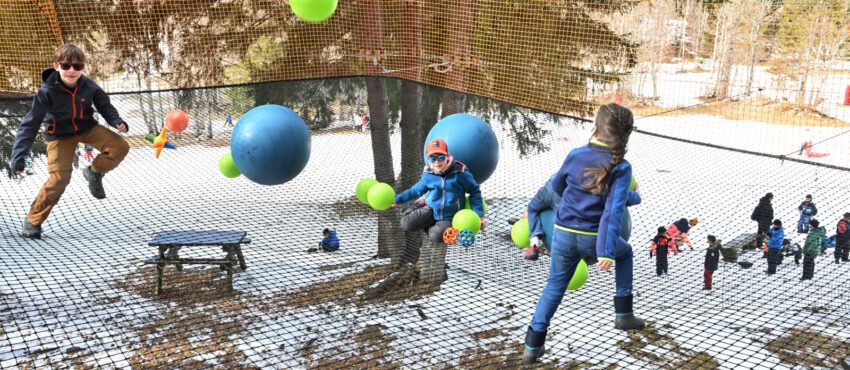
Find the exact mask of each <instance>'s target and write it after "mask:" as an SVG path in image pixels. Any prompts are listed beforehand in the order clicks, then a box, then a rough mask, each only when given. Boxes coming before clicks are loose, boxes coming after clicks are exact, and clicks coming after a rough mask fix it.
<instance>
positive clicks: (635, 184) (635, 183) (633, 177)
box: [629, 175, 637, 190]
mask: <svg viewBox="0 0 850 370" xmlns="http://www.w3.org/2000/svg"><path fill="white" fill-rule="evenodd" d="M636 187H637V181H636V180H635V176H634V175H632V183H631V184H629V190H635V188H636Z"/></svg>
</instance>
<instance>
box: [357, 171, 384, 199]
mask: <svg viewBox="0 0 850 370" xmlns="http://www.w3.org/2000/svg"><path fill="white" fill-rule="evenodd" d="M377 183H378V180H375V179H372V178H368V177H367V178H365V179H363V180H360V182H358V183H357V190H356V191H355V192H356V194H357V199H359V200H360V201H361V202H363V203H364V204H369V198H368V195H369V189H370V188H372V185H375V184H377Z"/></svg>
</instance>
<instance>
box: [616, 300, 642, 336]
mask: <svg viewBox="0 0 850 370" xmlns="http://www.w3.org/2000/svg"><path fill="white" fill-rule="evenodd" d="M632 300H633V296H631V295H629V296H625V297H614V312H615V313H616V315H617V317H616V318H615V319H614V327H616V328H617V329H621V330H633V329H643V328H644V327H646V322H645V321H643V319H639V318H637V317H635V314H634V311H632Z"/></svg>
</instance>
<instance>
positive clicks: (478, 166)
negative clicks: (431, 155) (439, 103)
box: [423, 113, 499, 184]
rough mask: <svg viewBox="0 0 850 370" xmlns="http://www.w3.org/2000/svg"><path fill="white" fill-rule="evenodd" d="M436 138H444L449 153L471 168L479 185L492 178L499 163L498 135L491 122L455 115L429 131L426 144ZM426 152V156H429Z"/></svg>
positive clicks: (465, 115)
mask: <svg viewBox="0 0 850 370" xmlns="http://www.w3.org/2000/svg"><path fill="white" fill-rule="evenodd" d="M432 139H443V141H445V142H446V149H448V150H449V153H450V154H451V155H452V156H454V158H455V160H458V161H461V162H463V164H465V165H466V166H467V167H469V171H470V172H472V177H474V178H475V182H477V183H479V184H481V183H483V182H484V181H485V180H487V179H488V178H490V175H492V174H493V171H495V170H496V165H497V164H499V140H498V139H496V134H495V133H494V132H493V129H492V128H490V125H488V124H487V122H484V120H482V119H481V118H478V117H475V116H473V115H471V114H466V113H455V114H452V115H449V116H446V117H445V118H443V119H441V120H439V121H438V122H437V124H435V125H434V127H433V128H431V131H430V132H428V137H427V138H425V143H426V144H427V143H428V142H430V141H431V140H432ZM425 150H427V148H423V155H427V154H426V152H425ZM426 161H427V158H426Z"/></svg>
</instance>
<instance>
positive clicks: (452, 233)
mask: <svg viewBox="0 0 850 370" xmlns="http://www.w3.org/2000/svg"><path fill="white" fill-rule="evenodd" d="M459 233H460V230H458V229H455V228H453V227H450V228H447V229H446V231H443V242H445V243H446V244H457V235H458V234H459Z"/></svg>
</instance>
